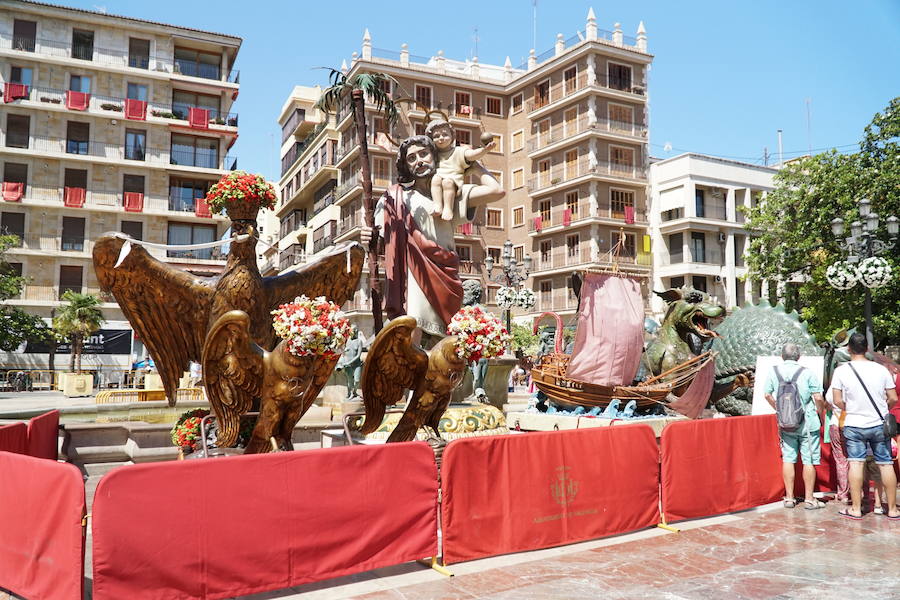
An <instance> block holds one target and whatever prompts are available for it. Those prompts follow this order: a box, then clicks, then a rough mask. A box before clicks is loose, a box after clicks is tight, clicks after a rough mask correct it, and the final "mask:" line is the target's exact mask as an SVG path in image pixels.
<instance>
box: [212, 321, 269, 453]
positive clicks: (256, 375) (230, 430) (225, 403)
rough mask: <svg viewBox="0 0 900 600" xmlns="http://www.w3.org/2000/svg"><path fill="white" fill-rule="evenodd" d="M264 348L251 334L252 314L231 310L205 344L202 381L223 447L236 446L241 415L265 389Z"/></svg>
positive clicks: (214, 326) (213, 329)
mask: <svg viewBox="0 0 900 600" xmlns="http://www.w3.org/2000/svg"><path fill="white" fill-rule="evenodd" d="M264 352H265V351H264V350H263V349H262V348H260V347H259V346H258V345H257V344H256V343H255V342H254V341H253V339H252V338H251V337H250V316H249V315H248V314H247V313H245V312H244V311H242V310H232V311H229V312H227V313H225V314H224V315H222V316H221V317H219V319H218V320H217V321H216V322H215V323H214V324H213V326H212V328H211V329H210V330H209V334H208V335H207V336H206V344H204V346H203V381H204V383H205V385H206V389H207V394H206V395H207V397H208V398H209V404H210V406H212V408H213V410H214V411H215V413H216V418H218V420H219V436H218V437H219V441H218V445H219V446H221V447H229V446H233V445H234V444H235V442H237V438H238V433H239V431H240V428H241V416H242V415H243V414H244V413H246V412H247V411H248V410H250V408H251V407H252V406H253V400H254V399H255V398H258V397H259V395H260V392H261V390H262V385H263V376H264V374H265V373H264V371H265V365H264V361H263V356H264Z"/></svg>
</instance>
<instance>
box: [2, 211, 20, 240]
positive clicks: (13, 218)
mask: <svg viewBox="0 0 900 600" xmlns="http://www.w3.org/2000/svg"><path fill="white" fill-rule="evenodd" d="M0 235H15V236H18V238H19V242H18V243H17V244H16V245H17V246H20V247H21V246H22V240H23V239H25V213H19V212H6V211H3V212H0Z"/></svg>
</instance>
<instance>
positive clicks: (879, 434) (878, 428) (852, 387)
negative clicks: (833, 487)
mask: <svg viewBox="0 0 900 600" xmlns="http://www.w3.org/2000/svg"><path fill="white" fill-rule="evenodd" d="M847 348H848V350H849V351H850V362H847V363H845V364H843V365H841V366H840V367H838V368H837V369H836V370H835V371H834V377H833V378H832V380H831V387H832V395H833V402H834V405H835V406H837V407H838V408H839V409H841V410H842V411H844V412H845V413H846V416H845V417H844V439H845V440H846V442H847V460H848V461H849V463H850V472H849V480H850V500H851V505H850V506H849V507H845V508H843V509H841V510H840V512H839V514H840V515H841V516H843V517H846V518H848V519H853V520H858V519H861V518H862V484H863V467H864V465H865V462H866V452H867V450H871V451H872V455H873V456H874V457H875V463H876V464H877V465H878V469H879V471H880V472H881V480H882V481H883V482H884V486H885V489H886V490H885V496H886V498H885V500H886V501H887V506H888V511H887V515H886V516H887V518H889V519H896V520H900V511H898V510H897V477H896V476H895V475H894V467H893V464H892V463H893V460H892V459H891V449H890V443H891V442H890V440H889V439H888V438H887V437H886V436H885V435H884V425H883V423H884V416H885V415H886V414H887V412H888V410H889V409H890V408H891V407H893V406H894V405H895V404H896V403H897V390H896V389H895V385H894V379H893V378H892V377H891V374H890V372H889V371H888V370H887V369H886V368H884V367H883V366H881V365H879V364H878V363H876V362H873V361H870V360H869V359H867V358H866V349H867V348H868V345H867V342H866V336H864V335H863V334H861V333H854V334H853V335H851V336H850V342H849V343H848V344H847Z"/></svg>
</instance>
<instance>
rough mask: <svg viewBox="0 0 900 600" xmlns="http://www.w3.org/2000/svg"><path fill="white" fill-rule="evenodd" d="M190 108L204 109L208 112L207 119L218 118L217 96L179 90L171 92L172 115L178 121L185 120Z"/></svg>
mask: <svg viewBox="0 0 900 600" xmlns="http://www.w3.org/2000/svg"><path fill="white" fill-rule="evenodd" d="M191 108H205V109H206V110H208V111H209V118H210V119H215V118H217V117H218V116H219V96H210V95H207V94H197V93H195V92H183V91H180V90H174V91H173V92H172V114H174V115H175V116H176V117H178V118H179V119H187V118H188V112H189V109H191Z"/></svg>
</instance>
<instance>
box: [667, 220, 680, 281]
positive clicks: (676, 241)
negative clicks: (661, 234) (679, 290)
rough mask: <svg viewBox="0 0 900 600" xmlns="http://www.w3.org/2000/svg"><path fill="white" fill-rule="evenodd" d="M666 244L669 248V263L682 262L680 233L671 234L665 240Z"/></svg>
mask: <svg viewBox="0 0 900 600" xmlns="http://www.w3.org/2000/svg"><path fill="white" fill-rule="evenodd" d="M666 244H667V245H668V246H669V263H670V264H676V263H680V262H684V236H683V235H682V234H681V233H680V232H679V233H673V234H671V235H669V237H667V238H666ZM679 287H680V286H679Z"/></svg>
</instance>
